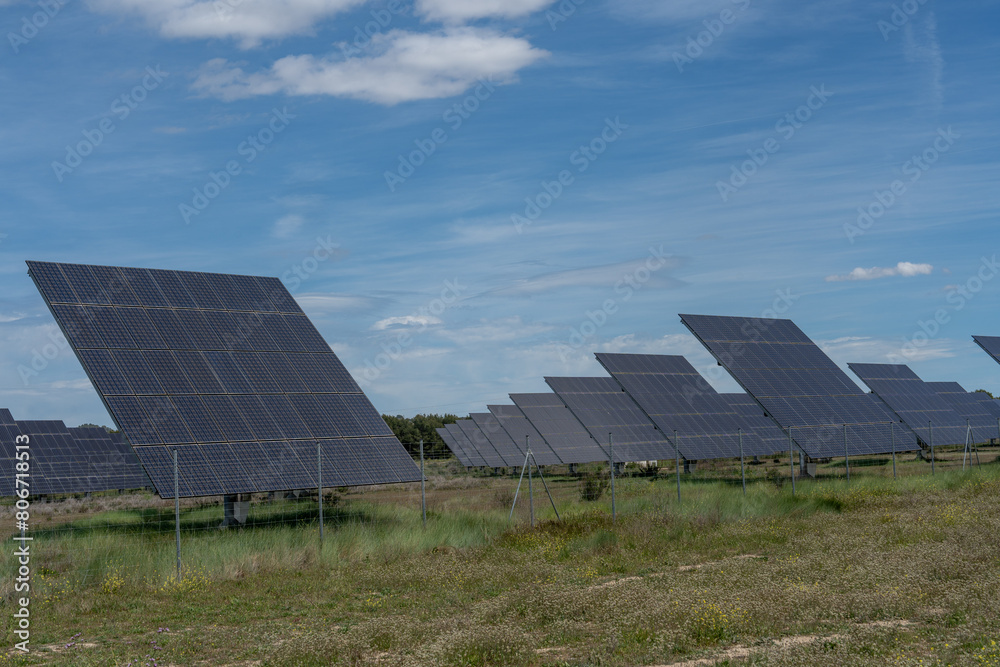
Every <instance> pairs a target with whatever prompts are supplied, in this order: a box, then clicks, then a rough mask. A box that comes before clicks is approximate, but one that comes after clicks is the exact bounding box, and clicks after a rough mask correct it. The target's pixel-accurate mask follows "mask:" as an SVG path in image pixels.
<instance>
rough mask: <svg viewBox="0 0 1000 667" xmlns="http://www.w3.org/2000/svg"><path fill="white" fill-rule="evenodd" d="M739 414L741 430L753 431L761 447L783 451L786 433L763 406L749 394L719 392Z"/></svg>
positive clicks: (786, 438)
mask: <svg viewBox="0 0 1000 667" xmlns="http://www.w3.org/2000/svg"><path fill="white" fill-rule="evenodd" d="M719 395H720V396H722V399H723V400H724V401H726V402H727V403H728V404H729V405H731V406H732V407H733V409H734V410H736V412H737V413H738V414H739V421H740V423H741V424H743V430H745V431H753V432H754V433H755V434H756V435H757V437H758V438H760V440H761V446H762V448H763V449H769V450H771V451H772V452H784V451H786V450H787V449H788V434H787V433H785V432H784V431H782V430H781V429H780V428H779V427H778V425H777V424H775V423H774V420H773V419H771V418H770V417H768V416H767V413H765V412H764V408H762V407H761V406H760V404H759V403H757V401H756V399H754V397H753V396H751V395H750V394H719Z"/></svg>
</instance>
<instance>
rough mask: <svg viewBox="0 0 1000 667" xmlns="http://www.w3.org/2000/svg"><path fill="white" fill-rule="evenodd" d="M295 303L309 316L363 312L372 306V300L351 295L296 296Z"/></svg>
mask: <svg viewBox="0 0 1000 667" xmlns="http://www.w3.org/2000/svg"><path fill="white" fill-rule="evenodd" d="M295 301H296V302H298V304H299V305H300V306H302V310H304V311H305V312H306V313H308V314H310V315H325V314H328V313H339V312H342V311H345V310H365V309H368V308H371V307H372V306H373V305H374V301H373V300H372V299H369V298H368V297H363V296H356V295H353V294H305V295H299V296H296V297H295Z"/></svg>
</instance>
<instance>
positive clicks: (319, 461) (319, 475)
mask: <svg viewBox="0 0 1000 667" xmlns="http://www.w3.org/2000/svg"><path fill="white" fill-rule="evenodd" d="M316 483H317V484H318V486H317V488H316V490H317V491H318V493H317V494H316V495H318V496H319V548H320V551H322V550H323V446H322V441H321V440H317V441H316Z"/></svg>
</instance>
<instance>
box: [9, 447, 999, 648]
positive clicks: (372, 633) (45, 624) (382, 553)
mask: <svg viewBox="0 0 1000 667" xmlns="http://www.w3.org/2000/svg"><path fill="white" fill-rule="evenodd" d="M991 458H992V457H991ZM785 465H786V466H787V459H786V460H785ZM899 465H900V466H903V465H906V466H910V465H913V466H916V465H924V466H925V467H926V464H916V463H910V462H907V463H905V464H904V463H902V462H899ZM867 472H869V473H870V474H867V475H866V474H859V475H857V476H856V477H855V478H854V479H852V481H851V482H850V483H847V482H846V481H845V480H839V479H833V480H820V481H805V480H800V481H799V483H798V484H797V488H796V495H795V496H794V497H793V496H792V494H791V487H790V485H789V484H787V483H785V484H782V485H780V486H778V485H776V484H772V483H768V482H764V481H755V482H752V483H751V484H750V486H749V488H748V493H747V495H746V497H744V496H743V494H742V492H741V489H740V487H739V486H738V485H735V486H734V485H733V484H732V483H731V480H722V479H715V478H713V473H712V472H711V471H707V472H705V471H699V474H702V475H704V477H702V478H700V479H699V478H697V477H696V478H694V479H689V480H686V481H685V482H684V484H683V488H682V495H683V501H682V502H681V503H679V504H678V502H677V498H676V487H675V486H674V480H673V477H672V476H671V475H669V474H666V475H663V476H661V477H624V478H621V479H619V480H618V481H617V484H616V504H617V520H616V521H614V522H612V520H611V516H610V504H609V497H608V493H605V494H604V495H603V496H602V497H601V498H600V499H599V500H597V501H593V502H588V501H584V500H582V499H581V493H580V482H579V480H576V479H573V478H569V477H566V476H559V475H556V474H554V473H553V474H551V475H549V476H547V481H548V482H549V486H550V489H551V490H552V493H553V495H554V497H555V501H556V505H557V507H558V509H559V512H560V515H561V516H562V520H561V521H556V520H555V515H554V512H553V511H552V509H551V508H550V507H548V500H547V497H546V496H545V494H544V491H543V489H542V488H541V484H540V483H539V481H538V480H537V478H536V479H535V485H534V488H533V490H534V500H535V510H536V517H537V520H538V522H539V523H538V525H537V526H536V527H535V528H534V529H532V528H531V527H529V526H527V525H526V524H527V508H526V506H525V502H526V501H525V502H522V501H520V500H519V507H518V510H517V512H516V513H515V522H514V523H513V524H511V523H508V521H507V514H508V512H509V502H510V500H511V498H512V496H513V485H515V484H516V479H511V478H510V477H488V476H483V477H472V478H469V477H459V478H451V477H449V476H446V475H442V474H440V471H437V470H436V471H435V473H434V476H432V478H431V483H430V484H429V485H428V498H429V505H428V507H429V512H428V523H427V527H426V529H425V528H423V527H422V525H421V518H420V508H419V490H418V488H416V487H413V486H410V487H405V488H403V489H398V488H396V489H392V488H387V489H384V490H379V491H365V492H351V493H343V494H340V495H338V496H337V497H336V499H335V500H334V499H331V500H330V501H329V504H328V506H327V507H326V508H325V512H324V514H325V519H326V530H325V540H324V545H323V548H322V551H321V550H320V548H319V535H318V525H317V523H316V520H315V519H316V510H315V505H314V503H312V502H310V501H308V500H305V501H278V502H274V503H264V502H259V503H255V504H254V506H253V508H252V511H251V522H250V523H251V526H250V527H248V528H244V529H235V530H234V529H230V530H218V529H216V527H215V526H217V524H218V523H219V521H220V519H221V508H220V507H219V506H218V505H197V504H194V503H186V504H185V507H184V508H183V516H182V529H183V530H182V537H181V540H182V555H183V561H184V570H183V575H182V578H181V579H180V580H177V579H176V577H175V558H176V554H175V543H174V533H173V509H172V506H171V505H170V504H169V503H164V502H162V501H157V500H155V499H151V498H147V499H145V500H142V499H138V500H137V499H134V498H130V497H122V498H120V499H118V498H114V497H108V498H102V499H100V501H99V502H95V503H94V504H96V505H98V507H97V509H101V510H103V511H99V512H95V513H93V514H90V513H88V512H87V506H88V505H87V502H86V501H80V502H79V503H76V502H75V501H73V502H67V503H62V504H60V503H52V504H50V505H48V506H37V507H36V508H35V510H34V512H35V514H33V517H35V516H37V521H38V523H37V524H36V526H37V529H36V530H35V532H34V535H35V537H36V540H35V542H34V543H33V549H34V554H33V561H32V565H33V568H34V572H35V580H34V582H33V591H32V607H31V613H32V619H33V625H32V646H33V648H34V650H33V652H32V653H31V655H29V656H27V657H23V656H17V655H12V654H8V655H5V656H0V666H3V665H8V664H25V665H36V664H67V665H82V666H88V665H122V666H124V665H128V664H130V662H131V664H133V665H139V664H152V663H151V662H149V660H148V659H147V658H146V657H145V656H147V655H149V656H150V658H155V659H156V664H158V665H260V666H261V667H271V666H292V665H296V666H299V665H303V666H304V665H329V664H344V665H366V664H371V665H375V664H378V665H455V666H477V665H484V666H485V665H580V666H583V665H594V666H596V665H610V666H617V665H622V666H624V665H661V664H662V665H666V664H671V663H674V662H679V661H684V660H691V659H694V658H699V657H708V658H712V659H717V660H718V661H719V663H720V664H753V665H883V664H901V665H908V664H912V665H917V664H924V665H932V664H942V665H943V664H954V665H965V664H971V665H998V664H1000V649H998V648H997V646H996V645H995V644H993V643H991V642H993V641H995V640H998V639H1000V596H998V595H997V594H996V590H997V587H998V584H1000V549H998V546H1000V538H998V536H1000V533H998V529H1000V517H998V511H997V509H996V498H997V495H998V492H1000V466H994V465H986V466H983V467H982V468H977V469H974V470H972V471H969V472H965V473H963V472H961V471H960V470H955V469H954V468H951V469H946V470H940V471H939V473H938V474H937V475H935V476H934V477H930V476H927V475H904V476H901V477H900V479H898V480H893V479H891V477H889V478H887V477H886V476H885V475H884V470H882V471H881V472H877V473H876V472H874V471H871V470H869V471H867ZM852 474H853V472H852ZM523 492H524V489H522V493H523ZM63 505H65V506H68V507H70V509H71V510H72V511H68V510H67V511H66V512H65V513H62V512H63V509H65V508H64V507H63ZM6 509H7V508H5V510H4V511H6ZM5 520H6V519H5ZM10 550H12V549H10V543H8V549H7V551H8V552H9V551H10ZM3 564H4V567H5V569H4V573H5V578H4V582H3V584H2V585H3V589H2V592H3V595H2V597H0V600H2V606H3V609H2V614H3V622H2V626H0V627H2V628H3V633H4V637H5V643H6V645H7V646H11V645H12V644H13V642H14V639H13V635H12V634H11V633H12V629H13V628H12V618H11V612H12V611H13V608H12V604H13V602H14V600H15V598H16V597H17V596H16V595H15V594H14V593H13V590H12V587H11V584H10V580H9V576H6V575H7V574H8V573H9V572H11V567H12V563H10V560H9V558H8V559H7V560H5V561H4V563H3ZM166 629H169V631H167V630H166ZM78 633H80V634H79V636H76V635H77V634H78ZM74 636H76V637H75V638H74ZM776 640H784V641H783V643H775V642H776ZM70 643H71V644H72V645H71V646H68V647H67V646H66V645H67V644H70ZM921 660H922V661H923V662H920V661H921Z"/></svg>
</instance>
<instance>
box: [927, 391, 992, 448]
mask: <svg viewBox="0 0 1000 667" xmlns="http://www.w3.org/2000/svg"><path fill="white" fill-rule="evenodd" d="M926 384H927V386H928V387H930V389H931V391H934V392H935V393H937V395H938V396H940V397H941V398H942V399H944V401H945V402H946V403H948V405H950V406H951V408H952V409H953V410H954V411H955V412H957V413H958V414H959V416H960V417H962V418H963V419H968V420H969V422H970V423H971V424H972V428H973V429H974V430H975V432H976V437H977V438H978V440H977V442H984V441H985V440H986V438H996V437H997V435H998V431H997V429H998V425H997V420H998V419H1000V404H998V402H997V401H995V400H994V399H992V398H990V396H989V394H985V393H983V392H981V391H976V392H970V391H966V390H965V388H964V387H963V386H962V385H960V384H959V383H957V382H928V383H926ZM980 397H982V398H985V399H986V400H985V401H984V400H982V398H980Z"/></svg>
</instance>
